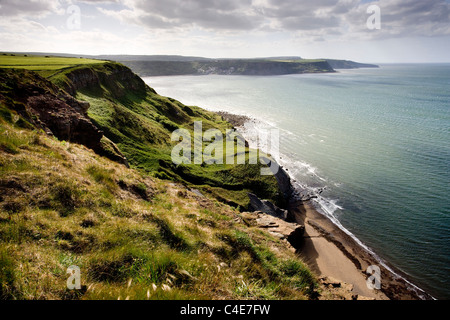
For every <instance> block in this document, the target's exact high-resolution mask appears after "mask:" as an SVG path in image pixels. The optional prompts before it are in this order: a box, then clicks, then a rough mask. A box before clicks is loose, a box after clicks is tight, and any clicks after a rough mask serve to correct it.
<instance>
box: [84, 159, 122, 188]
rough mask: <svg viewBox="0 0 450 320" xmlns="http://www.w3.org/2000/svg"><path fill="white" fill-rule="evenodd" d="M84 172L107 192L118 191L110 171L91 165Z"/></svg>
mask: <svg viewBox="0 0 450 320" xmlns="http://www.w3.org/2000/svg"><path fill="white" fill-rule="evenodd" d="M86 171H87V173H89V174H90V175H91V176H92V177H93V178H94V180H95V182H97V183H99V184H102V185H104V186H105V187H106V188H107V189H108V190H109V191H115V190H117V189H118V186H117V183H116V181H115V180H114V178H113V171H112V170H106V169H105V168H102V167H99V166H95V165H91V166H89V167H88V168H87V169H86Z"/></svg>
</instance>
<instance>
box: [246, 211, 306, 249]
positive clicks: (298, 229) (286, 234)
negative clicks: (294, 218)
mask: <svg viewBox="0 0 450 320" xmlns="http://www.w3.org/2000/svg"><path fill="white" fill-rule="evenodd" d="M241 217H242V219H243V221H244V223H246V224H247V225H249V226H256V227H258V228H261V229H265V230H267V231H268V232H269V233H270V234H271V235H273V236H274V237H277V238H279V239H281V240H286V241H287V242H289V244H290V245H291V246H292V247H293V248H295V249H298V248H300V247H301V245H302V243H303V235H304V233H305V227H304V226H301V225H299V224H297V223H290V222H286V221H284V220H283V219H280V218H277V217H274V216H271V215H268V214H266V213H264V212H260V211H257V212H244V213H242V214H241Z"/></svg>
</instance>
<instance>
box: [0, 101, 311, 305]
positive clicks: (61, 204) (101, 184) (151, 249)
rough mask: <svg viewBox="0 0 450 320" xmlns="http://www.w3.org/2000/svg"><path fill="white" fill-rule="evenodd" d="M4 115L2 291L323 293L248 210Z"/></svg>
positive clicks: (10, 295)
mask: <svg viewBox="0 0 450 320" xmlns="http://www.w3.org/2000/svg"><path fill="white" fill-rule="evenodd" d="M0 114H1V116H0V191H1V193H0V197H1V198H0V298H2V299H78V298H81V299H118V298H120V299H126V298H129V299H200V298H202V299H203V298H205V299H222V298H226V299H306V298H310V297H312V296H314V295H315V293H314V291H315V288H316V287H317V283H316V281H315V279H314V277H313V276H312V275H311V274H310V272H309V271H308V270H307V269H306V268H305V267H304V265H303V264H302V263H301V262H300V261H299V260H298V259H297V257H296V256H295V254H294V253H292V252H291V251H290V250H288V249H287V247H286V245H285V243H283V242H281V241H279V240H277V239H275V238H273V237H272V236H271V235H269V234H268V233H267V232H265V231H262V230H260V229H256V228H253V227H248V226H246V224H244V223H243V222H242V220H241V219H240V218H239V216H240V215H239V212H238V211H237V210H235V209H233V208H231V207H229V206H227V205H224V204H222V203H220V202H218V201H214V200H209V199H206V198H199V197H198V196H196V195H194V194H193V193H191V192H190V191H189V190H187V189H186V188H185V187H183V186H181V185H179V184H173V183H167V182H165V181H161V180H158V179H155V178H150V177H148V176H147V175H146V174H144V173H142V172H141V171H137V170H134V169H127V168H126V167H124V166H122V165H118V164H117V163H115V162H112V161H110V160H107V159H105V158H102V157H100V156H98V155H96V154H94V153H93V152H92V151H90V150H88V149H87V148H85V147H82V146H79V145H75V144H70V143H66V142H61V141H58V140H56V139H54V138H50V137H48V136H46V135H44V134H42V133H39V132H36V131H31V130H29V129H23V128H22V126H21V125H20V124H21V123H22V122H23V121H19V117H18V116H17V115H16V114H14V112H10V111H8V110H6V109H4V108H3V109H2V112H1V113H0ZM71 265H77V266H79V267H80V268H81V272H82V285H83V289H82V290H81V291H79V292H77V293H75V292H76V291H68V290H67V289H66V280H67V278H68V275H67V274H66V269H67V268H68V267H69V266H71Z"/></svg>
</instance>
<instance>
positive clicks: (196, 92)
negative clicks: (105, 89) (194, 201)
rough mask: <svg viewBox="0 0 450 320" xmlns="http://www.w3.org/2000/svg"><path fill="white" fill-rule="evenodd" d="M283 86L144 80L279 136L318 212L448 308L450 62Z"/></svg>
mask: <svg viewBox="0 0 450 320" xmlns="http://www.w3.org/2000/svg"><path fill="white" fill-rule="evenodd" d="M337 71H338V72H336V73H327V74H302V75H283V76H222V75H208V76H171V77H149V78H144V80H145V81H146V83H147V84H148V85H149V86H151V87H153V88H154V89H155V90H156V91H157V92H158V93H159V94H161V95H164V96H169V97H172V98H175V99H177V100H179V101H181V102H182V103H184V104H186V105H195V106H199V107H202V108H205V109H208V110H212V111H227V112H229V113H234V114H240V115H246V116H249V117H251V118H253V119H255V121H253V122H251V123H249V124H248V125H247V126H246V128H245V131H246V138H247V136H248V135H250V136H251V135H255V136H256V135H258V132H260V131H261V130H267V129H268V128H276V129H278V130H279V137H280V138H279V141H280V143H279V154H280V155H279V159H277V160H278V161H279V162H280V163H281V165H283V167H285V168H286V169H287V170H288V172H289V174H290V175H291V177H292V178H293V179H294V180H295V181H296V183H297V184H298V186H299V187H301V188H303V189H308V190H310V191H311V192H315V194H316V195H317V199H315V200H314V201H315V203H316V206H317V207H318V209H319V211H320V212H321V213H322V214H324V215H326V216H328V217H329V218H330V219H331V220H332V221H333V222H335V223H336V224H337V225H338V226H340V227H341V228H342V229H343V230H344V231H345V232H347V233H348V234H350V235H352V236H353V237H354V238H355V239H357V241H358V242H360V243H361V244H362V245H363V246H364V247H366V248H367V249H368V250H370V251H371V252H373V253H374V254H375V255H376V256H377V257H379V259H380V261H381V262H387V263H388V264H389V265H390V266H392V267H393V268H394V269H395V270H396V271H398V272H399V274H401V275H403V276H405V277H407V279H408V280H409V281H410V282H411V283H413V284H414V285H415V286H417V287H419V288H421V289H422V290H424V291H425V292H427V293H428V294H430V295H432V296H433V297H435V298H437V299H450V200H449V199H450V197H449V196H450V64H386V65H380V68H364V69H351V70H337Z"/></svg>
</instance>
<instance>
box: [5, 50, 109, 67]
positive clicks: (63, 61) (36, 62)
mask: <svg viewBox="0 0 450 320" xmlns="http://www.w3.org/2000/svg"><path fill="white" fill-rule="evenodd" d="M102 63H105V61H102V60H93V59H82V58H64V57H53V56H31V55H24V54H22V55H19V54H9V53H2V54H0V68H15V69H27V70H32V71H55V70H60V69H65V68H69V67H75V66H81V65H92V64H102Z"/></svg>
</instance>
